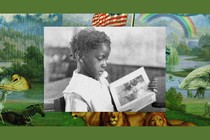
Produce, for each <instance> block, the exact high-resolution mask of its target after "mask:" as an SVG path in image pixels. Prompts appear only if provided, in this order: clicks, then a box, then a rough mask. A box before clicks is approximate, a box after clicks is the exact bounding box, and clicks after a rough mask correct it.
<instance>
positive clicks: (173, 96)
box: [166, 87, 186, 112]
mask: <svg viewBox="0 0 210 140" xmlns="http://www.w3.org/2000/svg"><path fill="white" fill-rule="evenodd" d="M182 101H183V96H182V94H181V93H180V92H177V91H176V89H175V88H174V87H171V88H170V89H169V90H168V91H167V92H166V108H168V109H170V110H174V111H180V112H186V105H185V104H182Z"/></svg>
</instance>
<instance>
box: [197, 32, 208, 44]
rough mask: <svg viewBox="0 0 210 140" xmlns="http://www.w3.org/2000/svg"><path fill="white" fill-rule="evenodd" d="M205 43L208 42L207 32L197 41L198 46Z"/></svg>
mask: <svg viewBox="0 0 210 140" xmlns="http://www.w3.org/2000/svg"><path fill="white" fill-rule="evenodd" d="M207 44H210V36H209V35H208V34H206V35H202V36H201V37H200V39H199V41H198V46H199V47H203V46H205V45H207Z"/></svg>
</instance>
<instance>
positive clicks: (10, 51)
mask: <svg viewBox="0 0 210 140" xmlns="http://www.w3.org/2000/svg"><path fill="white" fill-rule="evenodd" d="M4 46H5V47H4V48H3V49H2V50H0V58H1V59H2V60H12V59H17V58H21V52H20V51H19V50H18V49H17V47H16V46H15V45H12V44H10V43H9V42H5V43H4Z"/></svg>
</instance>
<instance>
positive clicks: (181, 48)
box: [176, 43, 191, 55]
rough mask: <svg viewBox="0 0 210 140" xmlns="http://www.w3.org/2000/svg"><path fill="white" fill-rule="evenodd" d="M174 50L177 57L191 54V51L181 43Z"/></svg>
mask: <svg viewBox="0 0 210 140" xmlns="http://www.w3.org/2000/svg"><path fill="white" fill-rule="evenodd" d="M176 50H177V51H178V53H179V55H189V54H190V52H191V49H190V48H189V47H188V46H187V45H185V44H183V43H181V44H179V46H177V47H176Z"/></svg>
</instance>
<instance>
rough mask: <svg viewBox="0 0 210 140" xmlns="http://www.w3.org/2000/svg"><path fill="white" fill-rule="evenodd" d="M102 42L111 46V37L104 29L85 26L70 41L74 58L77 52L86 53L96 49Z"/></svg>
mask: <svg viewBox="0 0 210 140" xmlns="http://www.w3.org/2000/svg"><path fill="white" fill-rule="evenodd" d="M102 43H105V44H106V45H108V46H109V47H110V44H111V41H110V38H109V37H108V36H107V35H106V34H105V32H103V31H97V30H95V29H94V28H85V29H83V30H81V31H79V32H78V33H77V34H75V35H74V36H73V37H72V39H71V42H70V45H71V50H72V55H73V58H74V59H75V52H76V51H80V52H81V53H86V52H88V51H89V50H92V49H96V48H97V47H99V46H100V45H101V44H102Z"/></svg>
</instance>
